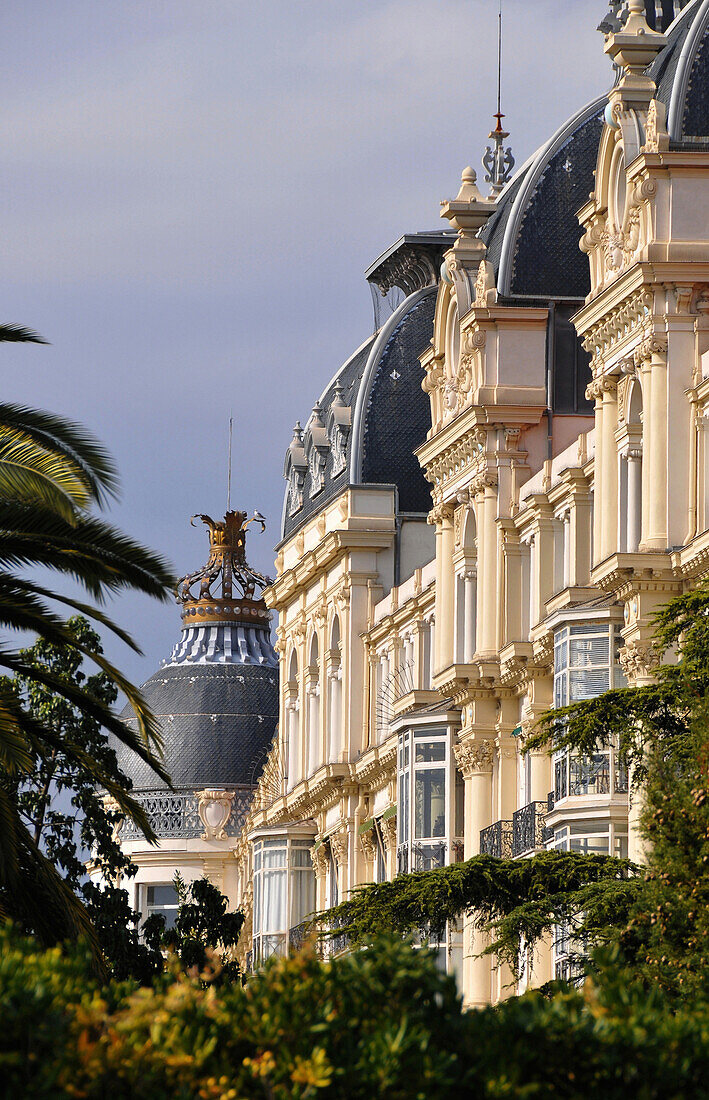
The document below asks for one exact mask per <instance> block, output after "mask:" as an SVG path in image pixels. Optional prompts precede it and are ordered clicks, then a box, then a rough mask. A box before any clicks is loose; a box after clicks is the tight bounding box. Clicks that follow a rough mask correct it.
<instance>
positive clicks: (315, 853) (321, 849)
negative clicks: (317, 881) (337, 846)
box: [310, 843, 330, 878]
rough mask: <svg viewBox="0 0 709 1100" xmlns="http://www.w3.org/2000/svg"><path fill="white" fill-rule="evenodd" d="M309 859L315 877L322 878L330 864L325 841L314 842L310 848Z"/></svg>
mask: <svg viewBox="0 0 709 1100" xmlns="http://www.w3.org/2000/svg"><path fill="white" fill-rule="evenodd" d="M310 859H311V861H312V864H313V870H314V871H315V877H316V878H324V877H325V875H326V874H327V871H328V867H329V865H330V851H329V848H328V845H327V843H321V844H316V845H315V846H314V847H312V848H311V849H310Z"/></svg>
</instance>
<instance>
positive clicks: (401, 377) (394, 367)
mask: <svg viewBox="0 0 709 1100" xmlns="http://www.w3.org/2000/svg"><path fill="white" fill-rule="evenodd" d="M453 239H454V235H452V234H450V233H447V232H443V233H419V234H407V235H406V236H405V237H402V238H401V240H399V241H397V242H396V244H395V245H393V246H392V248H390V249H388V250H387V252H385V253H384V255H383V256H381V257H380V258H379V259H378V260H377V261H376V263H375V264H373V265H372V267H370V268H369V270H368V272H367V278H368V279H369V281H370V283H373V284H376V286H377V287H378V288H379V289H378V291H377V293H379V291H381V294H386V293H389V291H390V290H391V289H392V288H393V287H398V288H400V291H401V294H402V295H403V294H405V295H406V297H405V298H404V300H403V301H402V302H401V303H400V304H399V305H398V307H397V308H396V309H394V310H393V312H392V313H391V315H390V316H389V317H388V319H387V320H386V321H385V323H384V324H383V325H382V326H381V328H380V329H379V330H378V332H375V333H374V335H373V336H370V337H369V338H368V339H367V340H365V342H364V343H363V344H362V345H361V347H359V348H358V349H357V351H356V352H355V353H354V355H352V356H351V357H350V358H349V359H348V360H347V361H346V362H345V363H344V364H343V366H342V367H340V369H339V370H338V371H337V373H336V374H335V376H334V377H333V378H332V380H331V381H330V383H329V384H328V386H327V388H326V389H325V391H324V393H323V394H322V395H321V397H320V399H319V401H318V402H317V403H316V405H315V406H314V408H313V412H312V414H311V416H310V418H309V419H308V421H307V423H306V425H305V429H301V427H300V424H297V425H296V429H295V432H294V437H293V441H292V443H291V445H290V447H289V448H288V451H287V452H286V460H285V467H284V476H285V477H286V479H287V480H288V483H289V484H288V488H287V490H286V494H285V500H284V505H283V521H282V528H281V530H282V536H283V538H289V537H290V536H291V535H292V534H294V533H295V532H296V531H297V530H299V528H300V527H302V526H303V524H304V523H305V522H306V521H307V520H308V519H309V518H310V517H311V516H313V515H315V514H317V512H319V511H320V509H321V508H322V506H323V505H324V504H326V503H327V502H328V501H329V500H331V499H333V498H334V497H336V496H338V495H339V493H341V492H342V490H343V489H345V488H346V487H347V486H348V485H365V484H385V485H395V486H396V487H397V490H398V506H399V510H400V511H401V512H418V513H424V512H428V511H429V510H430V508H431V494H430V485H429V483H428V482H427V481H426V479H425V478H424V475H423V471H422V470H421V466H420V464H419V462H418V459H417V458H416V457H415V455H414V451H415V449H416V448H417V447H418V446H420V444H421V443H423V441H424V439H425V438H426V433H427V432H428V431H429V429H430V427H431V409H430V403H429V399H428V396H427V395H426V394H425V393H424V391H423V389H422V387H421V383H422V381H423V378H424V371H423V369H422V367H421V364H420V362H419V356H420V355H421V353H422V352H423V351H424V350H425V348H426V345H427V344H428V343H429V341H430V340H431V336H432V334H433V318H434V312H435V308H436V293H437V283H438V269H439V267H440V262H441V259H442V257H443V253H444V252H445V251H446V249H448V248H449V247H450V245H451V243H452V240H453Z"/></svg>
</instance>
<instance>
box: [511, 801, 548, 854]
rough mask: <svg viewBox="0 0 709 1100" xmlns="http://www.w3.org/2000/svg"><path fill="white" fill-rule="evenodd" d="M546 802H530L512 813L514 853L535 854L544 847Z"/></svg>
mask: <svg viewBox="0 0 709 1100" xmlns="http://www.w3.org/2000/svg"><path fill="white" fill-rule="evenodd" d="M546 813H547V803H546V802H529V803H528V804H527V805H526V806H522V808H521V809H519V810H515V812H514V813H513V814H512V855H513V857H514V858H515V859H517V858H518V857H520V856H527V855H533V854H534V853H535V852H539V851H541V850H542V849H543V848H544V821H545V818H546Z"/></svg>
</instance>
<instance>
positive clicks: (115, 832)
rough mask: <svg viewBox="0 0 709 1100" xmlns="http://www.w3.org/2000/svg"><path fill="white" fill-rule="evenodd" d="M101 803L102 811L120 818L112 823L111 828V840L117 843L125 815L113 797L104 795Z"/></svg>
mask: <svg viewBox="0 0 709 1100" xmlns="http://www.w3.org/2000/svg"><path fill="white" fill-rule="evenodd" d="M102 802H103V808H104V810H106V811H107V812H108V813H110V814H120V817H117V818H116V820H115V821H114V822H113V825H112V827H111V839H112V840H113V841H114V842H115V843H117V842H118V838H119V837H120V835H121V830H122V828H123V826H124V824H125V820H126V818H125V814H124V813H123V811H122V810H121V807H120V806H119V805H118V802H117V801H116V799H115V798H114V797H113V795H110V794H105V795H104V796H103V799H102Z"/></svg>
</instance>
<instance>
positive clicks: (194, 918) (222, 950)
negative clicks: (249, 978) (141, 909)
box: [142, 874, 244, 985]
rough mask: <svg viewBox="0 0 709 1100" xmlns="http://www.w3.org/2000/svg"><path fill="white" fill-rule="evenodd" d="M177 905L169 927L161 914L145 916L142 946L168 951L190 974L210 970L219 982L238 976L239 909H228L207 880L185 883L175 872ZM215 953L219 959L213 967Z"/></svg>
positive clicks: (226, 902) (217, 982)
mask: <svg viewBox="0 0 709 1100" xmlns="http://www.w3.org/2000/svg"><path fill="white" fill-rule="evenodd" d="M174 882H175V887H176V889H177V897H178V908H177V918H176V920H175V924H174V926H173V927H172V928H167V926H166V922H165V918H164V916H163V915H162V914H161V913H154V914H153V915H152V916H150V917H148V919H147V920H146V921H145V923H144V924H143V927H142V931H143V937H144V940H145V943H146V945H147V946H148V947H149V948H150V949H151V950H152V951H154V952H158V953H160V952H163V951H170V952H172V953H173V954H174V955H175V956H176V958H177V959H179V962H180V965H181V966H182V968H183V970H184V971H185V972H186V973H188V974H190V975H191V976H192V977H197V976H198V975H199V974H200V973H202V972H206V971H210V972H212V971H214V972H213V974H212V977H211V978H210V980H211V981H213V982H215V983H216V984H219V985H222V984H223V983H224V982H233V981H235V980H236V979H237V978H239V977H240V974H241V971H240V968H239V964H238V962H237V961H236V959H235V958H234V950H235V948H236V945H237V943H238V940H239V935H240V933H241V929H242V926H243V923H244V914H243V913H242V912H241V910H240V909H236V910H232V911H230V909H229V900H228V898H227V897H226V896H225V895H224V894H222V892H221V890H219V889H218V888H217V887H216V886H214V884H213V883H211V882H210V881H209V879H206V878H201V879H196V880H195V881H194V882H191V883H189V885H187V884H186V883H185V882H184V880H183V879H182V878H181V876H180V875H179V874H177V875H175V879H174ZM215 952H216V953H217V955H218V958H219V964H218V967H217V968H216V970H214V968H213V965H212V964H213V960H214V954H215Z"/></svg>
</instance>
